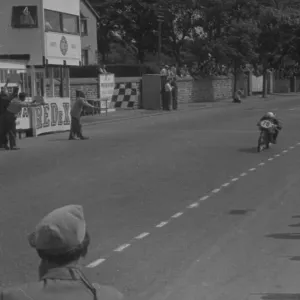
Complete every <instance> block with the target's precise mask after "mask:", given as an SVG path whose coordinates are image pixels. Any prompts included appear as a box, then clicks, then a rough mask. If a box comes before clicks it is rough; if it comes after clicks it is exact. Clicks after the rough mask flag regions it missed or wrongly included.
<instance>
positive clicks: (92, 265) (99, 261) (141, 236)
mask: <svg viewBox="0 0 300 300" xmlns="http://www.w3.org/2000/svg"><path fill="white" fill-rule="evenodd" d="M296 146H300V142H297V143H296V144H295V145H294V146H290V147H289V149H294V148H295V147H296ZM282 153H288V150H287V149H285V150H283V151H282ZM278 157H280V154H279V153H278V154H275V155H274V156H273V157H269V158H268V159H267V160H268V161H273V160H274V158H278ZM265 165H266V162H261V163H259V164H258V166H260V167H262V166H265ZM248 171H249V172H254V171H256V168H250V169H248ZM247 175H248V174H247V173H246V172H243V173H241V174H240V175H239V176H238V177H234V178H232V179H231V180H230V181H228V182H225V183H223V184H222V185H221V186H220V187H219V188H215V189H213V190H212V191H211V193H209V194H207V195H205V196H202V197H201V198H199V199H198V201H196V202H194V203H192V204H189V205H188V206H187V207H186V208H185V209H184V210H183V211H180V212H177V213H176V214H173V215H172V216H171V218H170V219H169V220H168V221H163V222H160V223H158V224H157V225H156V226H155V228H162V227H164V226H166V225H167V224H169V223H170V222H171V221H175V220H176V219H178V218H179V217H181V216H182V215H184V214H185V213H186V212H188V210H189V209H193V208H197V207H199V205H200V202H203V201H205V200H207V199H209V198H210V196H213V195H216V194H217V193H219V192H220V191H221V189H222V188H224V187H228V186H229V185H230V184H231V183H232V182H237V181H238V180H239V179H240V178H243V177H245V176H247ZM187 209H188V210H187ZM148 236H150V232H143V233H141V234H139V235H137V236H136V237H135V238H133V239H132V240H131V241H130V242H129V243H126V244H123V245H121V246H119V247H118V248H116V249H115V250H113V252H119V253H120V252H122V251H124V250H125V249H127V248H129V247H130V246H131V243H134V241H136V242H137V241H141V240H143V239H145V238H146V237H148ZM105 257H106V256H105ZM107 259H108V257H106V258H99V259H97V260H95V261H93V262H91V263H90V264H88V265H87V266H86V267H88V268H95V267H97V266H99V265H101V264H102V263H104V262H105V261H106V260H107Z"/></svg>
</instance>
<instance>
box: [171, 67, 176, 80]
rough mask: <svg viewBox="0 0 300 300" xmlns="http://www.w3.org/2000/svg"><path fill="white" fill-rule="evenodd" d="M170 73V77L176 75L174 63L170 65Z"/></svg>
mask: <svg viewBox="0 0 300 300" xmlns="http://www.w3.org/2000/svg"><path fill="white" fill-rule="evenodd" d="M171 74H172V77H173V78H174V77H176V75H177V69H176V66H175V65H172V67H171Z"/></svg>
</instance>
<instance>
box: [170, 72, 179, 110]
mask: <svg viewBox="0 0 300 300" xmlns="http://www.w3.org/2000/svg"><path fill="white" fill-rule="evenodd" d="M171 86H172V107H173V109H174V110H177V108H178V86H177V82H176V77H174V78H173V80H172V81H171Z"/></svg>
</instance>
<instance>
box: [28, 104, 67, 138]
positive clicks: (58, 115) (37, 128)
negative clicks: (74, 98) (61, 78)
mask: <svg viewBox="0 0 300 300" xmlns="http://www.w3.org/2000/svg"><path fill="white" fill-rule="evenodd" d="M45 102H46V105H43V106H38V107H35V108H33V133H34V135H35V136H38V135H40V134H43V133H51V132H59V131H68V130H70V126H71V115H70V106H71V100H70V99H69V98H46V99H45Z"/></svg>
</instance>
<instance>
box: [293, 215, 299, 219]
mask: <svg viewBox="0 0 300 300" xmlns="http://www.w3.org/2000/svg"><path fill="white" fill-rule="evenodd" d="M292 218H293V219H297V218H300V215H295V216H292Z"/></svg>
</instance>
